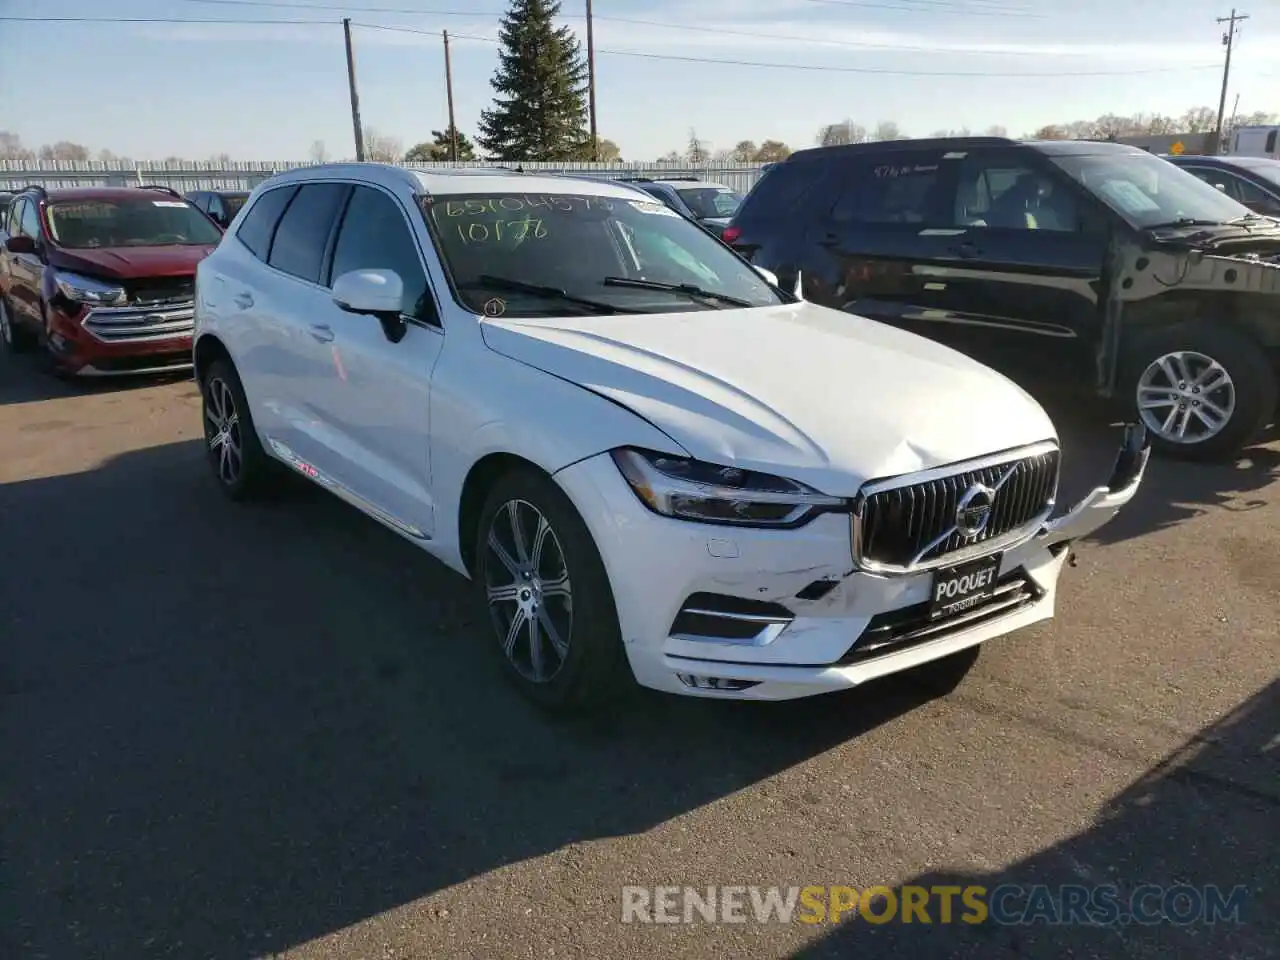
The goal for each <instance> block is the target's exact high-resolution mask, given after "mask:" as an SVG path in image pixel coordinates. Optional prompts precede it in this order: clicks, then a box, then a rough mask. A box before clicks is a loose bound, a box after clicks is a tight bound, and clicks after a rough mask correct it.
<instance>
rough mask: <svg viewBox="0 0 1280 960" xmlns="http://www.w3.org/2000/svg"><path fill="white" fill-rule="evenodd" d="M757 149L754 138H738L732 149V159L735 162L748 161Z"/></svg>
mask: <svg viewBox="0 0 1280 960" xmlns="http://www.w3.org/2000/svg"><path fill="white" fill-rule="evenodd" d="M759 149H760V148H759V147H758V146H756V142H755V141H754V140H739V141H738V142H737V144H736V145H735V146H734V148H733V150H732V154H733V159H734V161H735V162H737V163H750V162H751V161H752V159H753V158H754V157H755V155H756V151H758V150H759Z"/></svg>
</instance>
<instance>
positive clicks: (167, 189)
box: [138, 183, 182, 200]
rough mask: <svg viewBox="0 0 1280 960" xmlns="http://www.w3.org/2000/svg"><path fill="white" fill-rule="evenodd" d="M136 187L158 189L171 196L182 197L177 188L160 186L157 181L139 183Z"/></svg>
mask: <svg viewBox="0 0 1280 960" xmlns="http://www.w3.org/2000/svg"><path fill="white" fill-rule="evenodd" d="M138 189H139V190H159V191H160V192H161V193H167V194H168V195H169V196H171V197H177V198H178V199H179V200H181V199H182V194H180V193H179V192H178V191H177V190H175V189H173V187H166V186H162V185H161V184H158V183H143V184H139V185H138Z"/></svg>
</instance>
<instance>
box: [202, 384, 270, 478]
mask: <svg viewBox="0 0 1280 960" xmlns="http://www.w3.org/2000/svg"><path fill="white" fill-rule="evenodd" d="M200 395H201V398H202V408H203V419H204V439H205V453H206V454H207V455H208V459H209V466H210V467H211V468H212V471H213V476H214V479H216V480H217V482H218V486H219V488H220V489H221V490H222V492H223V493H225V494H226V495H227V496H228V497H230V498H231V499H232V500H245V499H248V498H250V497H252V496H255V495H257V494H258V493H260V492H262V491H263V490H264V489H265V488H266V487H267V485H268V481H269V480H270V478H271V473H272V471H271V459H270V458H269V457H268V456H267V454H266V452H265V451H264V450H263V449H262V444H261V442H260V441H259V440H258V433H257V431H256V430H255V429H254V427H253V417H252V415H251V414H250V413H249V403H248V401H247V400H246V399H245V395H244V387H243V386H242V385H241V383H240V377H239V375H238V374H237V373H236V369H235V367H234V366H232V364H231V363H230V361H227V360H215V361H214V362H213V363H211V364H210V365H209V369H208V370H206V371H205V374H204V377H203V378H202V379H201V381H200Z"/></svg>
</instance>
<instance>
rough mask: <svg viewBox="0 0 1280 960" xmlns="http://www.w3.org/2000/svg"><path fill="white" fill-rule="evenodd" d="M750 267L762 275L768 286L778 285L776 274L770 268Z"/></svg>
mask: <svg viewBox="0 0 1280 960" xmlns="http://www.w3.org/2000/svg"><path fill="white" fill-rule="evenodd" d="M752 269H753V270H755V272H756V273H758V274H760V276H762V277H764V282H765V283H767V284H769V286H771V287H776V286H777V285H778V275H777V274H776V273H774V272H773V271H772V270H766V269H765V268H764V267H752Z"/></svg>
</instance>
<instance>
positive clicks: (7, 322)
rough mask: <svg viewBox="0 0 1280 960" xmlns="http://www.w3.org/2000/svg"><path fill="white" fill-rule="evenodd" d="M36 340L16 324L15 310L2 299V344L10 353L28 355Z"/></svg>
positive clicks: (28, 331)
mask: <svg viewBox="0 0 1280 960" xmlns="http://www.w3.org/2000/svg"><path fill="white" fill-rule="evenodd" d="M35 340H36V338H35V337H34V336H33V335H32V333H31V331H30V330H28V329H27V328H26V327H24V326H22V324H20V323H15V322H14V319H13V310H12V309H11V308H10V306H9V302H8V301H7V300H5V298H4V297H0V343H3V344H4V349H5V350H7V351H8V352H9V353H26V352H27V351H28V350H30V349H31V348H32V346H34V345H35Z"/></svg>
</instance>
